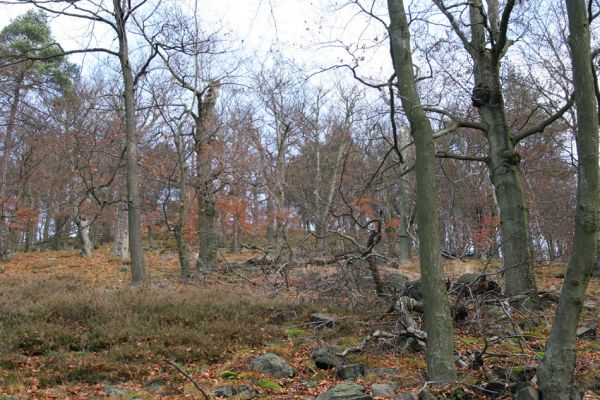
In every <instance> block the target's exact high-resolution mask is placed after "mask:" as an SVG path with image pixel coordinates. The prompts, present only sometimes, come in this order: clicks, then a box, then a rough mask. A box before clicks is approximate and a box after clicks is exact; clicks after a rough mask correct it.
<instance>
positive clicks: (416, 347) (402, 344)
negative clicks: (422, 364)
mask: <svg viewBox="0 0 600 400" xmlns="http://www.w3.org/2000/svg"><path fill="white" fill-rule="evenodd" d="M396 344H397V345H398V347H399V348H401V349H402V350H405V351H410V352H412V353H420V352H422V351H424V350H425V347H426V344H425V342H423V341H421V340H419V339H417V338H415V337H412V336H399V337H398V339H397V340H396Z"/></svg>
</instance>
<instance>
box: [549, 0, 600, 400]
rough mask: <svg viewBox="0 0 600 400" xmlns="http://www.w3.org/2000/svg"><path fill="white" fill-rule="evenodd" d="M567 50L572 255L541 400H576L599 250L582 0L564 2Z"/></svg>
mask: <svg viewBox="0 0 600 400" xmlns="http://www.w3.org/2000/svg"><path fill="white" fill-rule="evenodd" d="M567 13H568V18H569V31H570V36H569V45H570V48H571V62H572V65H573V86H574V89H575V104H576V106H577V155H578V159H579V164H578V167H577V177H578V179H577V210H576V214H575V241H574V244H573V254H572V256H571V260H570V262H569V266H568V268H567V275H566V277H565V283H564V285H563V289H562V292H561V294H560V300H559V302H558V308H557V311H556V319H555V320H554V324H553V325H552V332H551V333H550V337H549V338H548V341H547V342H546V352H545V356H544V359H543V360H542V362H541V363H540V365H539V367H538V369H537V376H538V382H539V387H540V390H541V392H542V397H543V398H544V400H574V399H579V398H581V397H580V394H579V393H578V391H577V388H576V385H575V382H574V376H573V374H574V372H575V363H576V357H577V352H576V347H575V344H576V340H577V325H578V324H579V318H580V315H581V308H582V305H583V301H584V298H585V291H586V289H587V286H588V283H589V280H590V274H591V272H592V267H593V266H594V257H595V255H596V246H597V244H598V237H597V236H598V206H599V198H598V197H599V196H600V191H599V172H600V171H599V170H598V117H597V115H598V114H597V104H596V98H595V94H594V78H593V75H592V70H591V65H592V59H591V54H590V30H589V22H588V16H587V11H586V4H585V2H584V1H583V0H568V1H567Z"/></svg>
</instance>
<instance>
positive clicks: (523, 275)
mask: <svg viewBox="0 0 600 400" xmlns="http://www.w3.org/2000/svg"><path fill="white" fill-rule="evenodd" d="M482 9H483V5H482V2H481V0H474V1H473V2H472V3H471V6H470V7H469V12H470V17H471V25H470V26H471V36H472V44H473V46H474V48H475V49H474V50H472V51H471V57H472V59H473V67H474V78H475V82H474V83H475V88H474V89H473V96H472V98H473V105H475V106H476V107H477V108H478V110H479V115H480V117H481V120H482V121H483V123H484V124H485V125H486V138H487V143H488V161H487V164H488V167H489V168H490V171H491V180H492V184H493V185H494V189H495V192H496V198H497V200H498V207H499V208H500V219H501V232H502V254H503V259H504V268H505V271H504V281H505V284H506V288H505V294H506V295H507V296H515V295H518V294H524V293H528V294H530V295H534V294H535V293H536V291H537V288H536V283H535V276H534V273H533V244H532V240H531V235H530V233H529V222H528V211H527V206H526V204H525V194H524V191H523V184H522V182H521V169H520V167H519V163H520V160H521V158H520V156H519V154H518V153H517V152H516V151H515V145H514V143H513V136H512V133H511V132H510V129H509V127H508V124H507V122H506V115H505V107H504V99H503V96H502V86H501V84H500V64H499V63H500V60H499V57H498V56H497V55H496V54H494V52H493V51H492V50H490V49H487V48H486V38H485V28H484V24H485V21H484V19H483V18H484V17H483V16H482V14H481V10H482ZM494 11H495V12H497V10H494Z"/></svg>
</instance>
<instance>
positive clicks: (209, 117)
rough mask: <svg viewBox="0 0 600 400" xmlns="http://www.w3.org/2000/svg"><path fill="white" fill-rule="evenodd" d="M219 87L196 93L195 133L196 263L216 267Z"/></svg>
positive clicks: (213, 83) (199, 266) (211, 86)
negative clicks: (214, 155)
mask: <svg viewBox="0 0 600 400" xmlns="http://www.w3.org/2000/svg"><path fill="white" fill-rule="evenodd" d="M218 89H219V88H218V84H217V83H216V82H212V83H211V85H210V86H209V87H208V89H207V91H206V94H204V93H199V92H198V93H196V98H197V101H198V105H197V111H198V114H197V115H196V121H195V123H196V126H195V129H196V131H195V135H194V140H195V142H196V145H195V151H196V175H197V176H196V178H197V179H198V182H197V185H198V186H197V187H198V191H197V196H198V260H197V261H196V266H197V267H198V268H201V269H203V268H212V267H214V266H215V264H216V262H217V238H216V234H215V216H216V208H215V199H214V190H215V189H214V183H213V180H214V177H213V172H212V167H211V162H212V159H213V158H212V154H211V151H212V149H211V143H212V142H213V141H214V133H215V132H214V130H215V105H216V101H217V94H218Z"/></svg>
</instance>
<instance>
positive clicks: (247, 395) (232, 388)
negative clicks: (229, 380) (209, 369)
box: [213, 385, 258, 400]
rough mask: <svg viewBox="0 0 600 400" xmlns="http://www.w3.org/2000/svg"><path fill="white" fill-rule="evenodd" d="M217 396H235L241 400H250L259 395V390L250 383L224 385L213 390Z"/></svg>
mask: <svg viewBox="0 0 600 400" xmlns="http://www.w3.org/2000/svg"><path fill="white" fill-rule="evenodd" d="M213 394H214V395H215V397H225V398H230V397H234V396H235V398H236V399H239V400H249V399H253V398H255V397H257V396H258V392H257V391H256V390H255V389H254V388H253V387H252V386H248V385H224V386H219V387H218V388H216V389H215V390H214V392H213Z"/></svg>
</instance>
